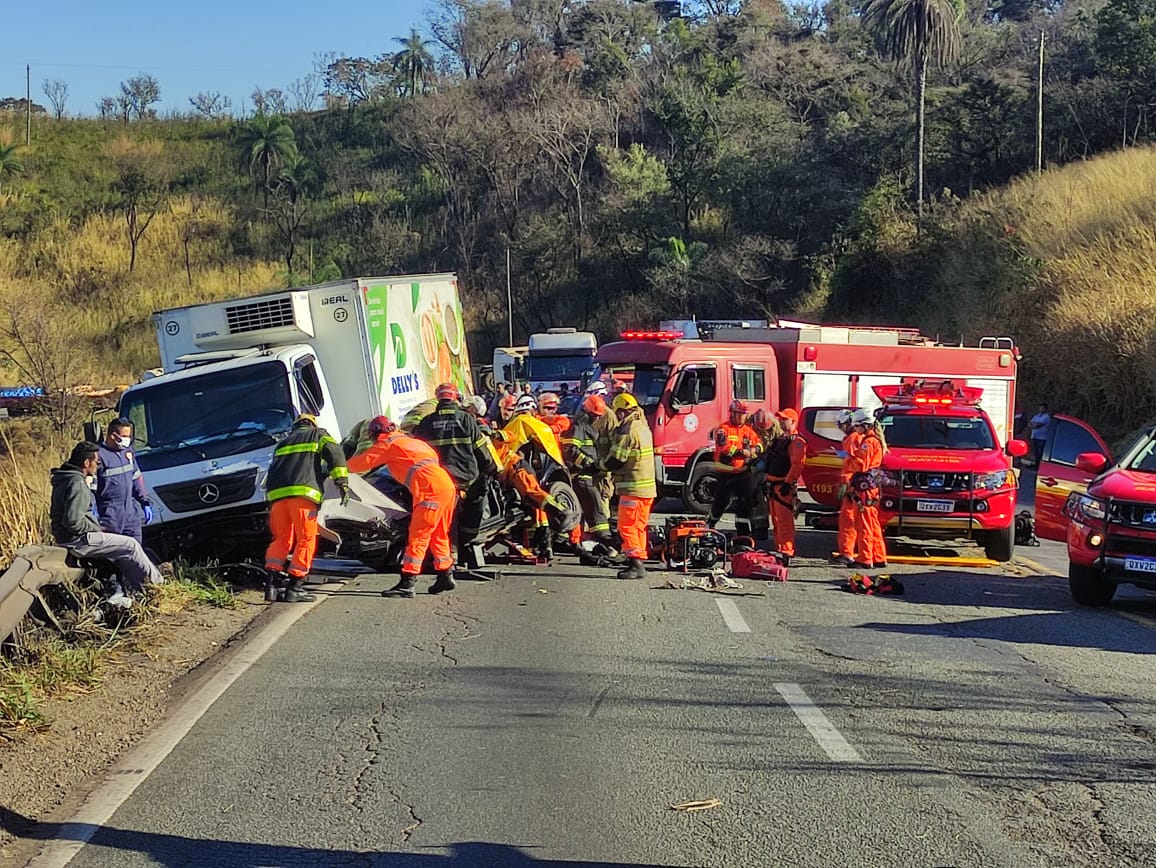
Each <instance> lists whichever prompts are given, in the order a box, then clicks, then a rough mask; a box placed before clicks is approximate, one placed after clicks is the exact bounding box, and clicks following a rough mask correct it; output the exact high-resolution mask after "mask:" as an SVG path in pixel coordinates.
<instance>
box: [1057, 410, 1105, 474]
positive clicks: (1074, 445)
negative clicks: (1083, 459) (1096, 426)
mask: <svg viewBox="0 0 1156 868" xmlns="http://www.w3.org/2000/svg"><path fill="white" fill-rule="evenodd" d="M1052 424H1054V425H1055V426H1056V430H1055V433H1054V434H1053V435H1052V449H1051V455H1049V456H1045V460H1047V461H1054V462H1055V463H1056V464H1065V465H1067V466H1068V467H1075V466H1076V456H1077V455H1079V454H1080V453H1081V452H1097V453H1099V454H1101V455H1103V454H1104V450H1103V448H1102V447H1101V446H1100V444H1099V443H1097V442H1096V438H1095V437H1093V436H1092V435H1091V434H1090V433H1088V431H1087V430H1086V429H1085V428H1083V427H1081V426H1079V425H1076V424H1073V423H1072V422H1065V421H1064V420H1063V419H1056V420H1053V423H1052Z"/></svg>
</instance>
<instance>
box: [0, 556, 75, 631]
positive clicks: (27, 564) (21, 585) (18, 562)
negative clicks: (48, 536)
mask: <svg viewBox="0 0 1156 868" xmlns="http://www.w3.org/2000/svg"><path fill="white" fill-rule="evenodd" d="M67 556H68V551H67V550H66V549H63V548H60V547H59V546H25V547H24V548H22V549H20V550H19V551H17V552H16V556H15V558H14V559H13V561H12V565H11V566H10V567H8V569H7V570H5V571H4V573H3V575H0V641H3V640H7V639H8V637H9V636H11V635H12V633H13V631H15V630H16V628H17V627H18V626H20V622H21V621H23V620H24V617H25V616H26V615H27V614H28V610H29V609H31V608H32V604H33V603H35V602H39V603H40V606H41V608H42V609H43V610H44V612H45V613H46V614H47V616H48V617H49V618H54V617H55V616H53V614H52V610H51V609H50V608H49V606H48V604H47V602H46V601H45V600H44V598H43V597H42V596H41V595H40V589H41V588H43V587H44V586H45V585H58V584H63V583H66V582H74V581H77V580H79V579H80V578H81V576H83V575H84V570H83V569H81V568H80V567H74V566H71V565H70V564H69V563H68V562H67Z"/></svg>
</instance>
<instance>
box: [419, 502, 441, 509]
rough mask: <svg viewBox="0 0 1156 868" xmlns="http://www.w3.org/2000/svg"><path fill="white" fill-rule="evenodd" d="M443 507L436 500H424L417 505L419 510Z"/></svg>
mask: <svg viewBox="0 0 1156 868" xmlns="http://www.w3.org/2000/svg"><path fill="white" fill-rule="evenodd" d="M439 506H441V504H440V503H438V502H437V501H436V500H423V501H422V502H421V503H419V504H418V505H417V507H416V508H417V509H437V508H438V507H439Z"/></svg>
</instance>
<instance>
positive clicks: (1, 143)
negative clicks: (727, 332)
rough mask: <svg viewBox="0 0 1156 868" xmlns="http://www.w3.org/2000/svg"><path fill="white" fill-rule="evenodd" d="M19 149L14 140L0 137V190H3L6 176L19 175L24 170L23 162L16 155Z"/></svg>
mask: <svg viewBox="0 0 1156 868" xmlns="http://www.w3.org/2000/svg"><path fill="white" fill-rule="evenodd" d="M19 149H20V146H19V145H17V144H16V143H15V142H8V141H5V139H4V138H0V190H3V187H4V180H5V179H6V178H11V177H12V176H13V175H19V174H21V173H22V172H23V171H24V164H23V163H22V162H20V158H19V157H18V156H16V152H17V151H18V150H19Z"/></svg>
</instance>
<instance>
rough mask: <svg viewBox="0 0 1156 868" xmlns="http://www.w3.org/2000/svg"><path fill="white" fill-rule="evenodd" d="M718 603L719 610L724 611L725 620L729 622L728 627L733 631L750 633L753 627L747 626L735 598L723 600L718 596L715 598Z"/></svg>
mask: <svg viewBox="0 0 1156 868" xmlns="http://www.w3.org/2000/svg"><path fill="white" fill-rule="evenodd" d="M714 601H715V603H717V604H718V610H719V611H720V612H722V616H723V620H724V621H726V622H727V627H729V628H730V631H731V632H732V633H749V632H751V628H750V627H748V626H747V622H746V621H744V620H743V616H742V615H741V614H740V613H739V607H738V606H736V605H735V601H734V600H723V599H720V598H718V597H715V599H714Z"/></svg>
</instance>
